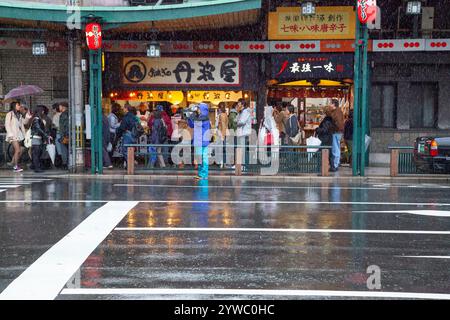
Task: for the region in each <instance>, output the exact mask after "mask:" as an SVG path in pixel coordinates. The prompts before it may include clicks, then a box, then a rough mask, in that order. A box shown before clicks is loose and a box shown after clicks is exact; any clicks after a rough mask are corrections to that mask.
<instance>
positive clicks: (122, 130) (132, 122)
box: [117, 105, 140, 168]
mask: <svg viewBox="0 0 450 320" xmlns="http://www.w3.org/2000/svg"><path fill="white" fill-rule="evenodd" d="M126 110H127V113H126V114H125V116H124V117H123V119H122V122H121V123H120V126H119V128H117V138H120V137H122V136H123V143H122V155H123V156H124V167H125V168H126V167H127V161H128V147H125V145H127V144H135V143H136V141H137V137H136V136H135V135H134V134H133V128H135V127H136V124H137V123H139V124H140V120H139V119H138V118H137V116H136V113H137V112H136V108H134V107H132V106H131V105H128V106H127V108H126Z"/></svg>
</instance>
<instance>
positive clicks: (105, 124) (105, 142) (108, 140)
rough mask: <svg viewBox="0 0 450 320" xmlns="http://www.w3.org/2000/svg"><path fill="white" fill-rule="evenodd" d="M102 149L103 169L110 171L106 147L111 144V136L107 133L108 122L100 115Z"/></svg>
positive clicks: (109, 159) (105, 117) (109, 160)
mask: <svg viewBox="0 0 450 320" xmlns="http://www.w3.org/2000/svg"><path fill="white" fill-rule="evenodd" d="M102 126H103V128H102V136H103V139H102V148H103V156H102V159H103V167H104V168H106V169H112V168H113V165H112V163H111V157H110V156H109V153H108V145H109V144H110V143H111V135H110V131H109V121H108V117H107V116H106V115H104V114H103V115H102Z"/></svg>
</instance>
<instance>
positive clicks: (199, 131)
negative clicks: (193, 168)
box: [188, 102, 211, 180]
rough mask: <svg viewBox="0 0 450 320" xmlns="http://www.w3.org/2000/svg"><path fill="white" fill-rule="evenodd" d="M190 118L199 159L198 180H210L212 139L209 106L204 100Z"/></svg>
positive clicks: (196, 154)
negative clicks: (209, 166) (209, 156)
mask: <svg viewBox="0 0 450 320" xmlns="http://www.w3.org/2000/svg"><path fill="white" fill-rule="evenodd" d="M193 111H194V112H193V113H192V115H191V116H190V117H189V119H188V124H189V127H191V128H193V129H194V139H193V142H194V150H195V156H196V157H197V158H199V159H198V163H199V164H198V173H197V176H196V177H195V178H196V179H197V180H208V160H209V159H208V146H209V143H210V141H211V123H210V121H209V108H208V105H207V104H206V103H204V102H202V103H200V104H199V105H198V106H197V107H195V108H194V110H193Z"/></svg>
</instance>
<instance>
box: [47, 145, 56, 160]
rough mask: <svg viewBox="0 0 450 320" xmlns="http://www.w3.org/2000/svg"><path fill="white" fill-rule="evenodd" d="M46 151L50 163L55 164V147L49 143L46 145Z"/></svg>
mask: <svg viewBox="0 0 450 320" xmlns="http://www.w3.org/2000/svg"><path fill="white" fill-rule="evenodd" d="M46 150H47V153H48V155H49V157H50V159H51V160H52V163H53V164H55V156H56V146H55V145H54V144H53V143H49V144H47V147H46Z"/></svg>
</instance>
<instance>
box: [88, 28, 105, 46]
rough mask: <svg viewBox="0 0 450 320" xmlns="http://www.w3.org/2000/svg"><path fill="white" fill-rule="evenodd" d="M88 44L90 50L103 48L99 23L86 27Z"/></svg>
mask: <svg viewBox="0 0 450 320" xmlns="http://www.w3.org/2000/svg"><path fill="white" fill-rule="evenodd" d="M86 42H87V45H88V47H89V50H97V49H100V48H101V47H102V29H101V27H100V25H99V24H98V23H89V24H88V25H86Z"/></svg>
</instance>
